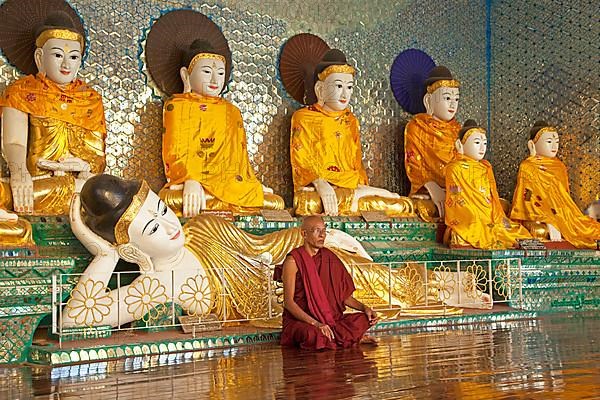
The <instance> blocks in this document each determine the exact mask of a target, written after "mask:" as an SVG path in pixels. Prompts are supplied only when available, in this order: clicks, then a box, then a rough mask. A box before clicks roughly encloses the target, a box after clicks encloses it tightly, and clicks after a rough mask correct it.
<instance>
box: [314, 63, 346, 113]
mask: <svg viewBox="0 0 600 400" xmlns="http://www.w3.org/2000/svg"><path fill="white" fill-rule="evenodd" d="M353 90H354V77H353V76H352V74H345V73H341V72H336V73H333V74H331V75H329V76H328V77H327V78H325V80H324V81H318V82H317V83H316V84H315V94H316V95H317V100H318V102H319V104H321V105H322V106H323V109H324V110H326V111H344V110H345V109H346V108H347V107H348V105H349V104H350V97H352V91H353Z"/></svg>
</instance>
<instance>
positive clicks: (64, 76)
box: [34, 39, 81, 85]
mask: <svg viewBox="0 0 600 400" xmlns="http://www.w3.org/2000/svg"><path fill="white" fill-rule="evenodd" d="M34 58H35V63H36V65H37V67H38V71H40V72H42V73H45V74H46V76H47V77H48V78H49V79H50V80H52V81H53V82H55V83H57V84H59V85H67V84H69V83H71V82H73V81H74V80H75V78H76V77H77V72H78V71H79V68H80V67H81V44H79V42H78V41H76V40H65V39H49V40H48V41H46V43H45V44H44V46H43V47H42V48H38V49H36V51H35V56H34Z"/></svg>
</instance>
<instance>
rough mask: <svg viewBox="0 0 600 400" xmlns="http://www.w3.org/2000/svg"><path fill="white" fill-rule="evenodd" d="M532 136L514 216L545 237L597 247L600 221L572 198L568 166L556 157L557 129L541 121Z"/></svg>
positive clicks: (516, 189)
mask: <svg viewBox="0 0 600 400" xmlns="http://www.w3.org/2000/svg"><path fill="white" fill-rule="evenodd" d="M529 138H530V140H529V141H528V147H529V154H530V155H529V157H527V158H526V159H525V160H523V162H521V165H520V167H519V173H518V175H517V185H516V187H515V192H514V195H513V201H512V209H511V213H510V216H511V218H512V219H515V220H519V221H523V224H524V225H526V226H528V227H529V228H530V230H531V231H532V233H534V234H535V236H537V237H538V238H540V239H542V240H546V239H548V238H549V239H550V240H553V241H560V240H566V241H567V242H569V243H571V244H572V245H573V246H575V247H577V248H590V249H595V248H596V242H597V241H598V240H600V222H597V221H595V220H594V219H592V218H591V217H589V216H587V215H584V214H583V212H582V211H581V210H580V209H579V207H577V205H576V204H575V202H574V201H573V199H572V198H571V195H570V189H569V176H568V173H567V167H566V166H565V164H564V163H563V162H562V161H560V160H559V159H558V158H557V157H556V155H557V153H558V147H559V146H558V145H559V141H560V139H559V135H558V131H557V129H556V128H554V127H552V126H551V125H549V124H548V123H546V122H545V121H538V122H536V123H535V124H534V126H533V127H532V128H531V130H530V136H529ZM544 228H545V229H544Z"/></svg>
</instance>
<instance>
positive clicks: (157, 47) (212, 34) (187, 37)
mask: <svg viewBox="0 0 600 400" xmlns="http://www.w3.org/2000/svg"><path fill="white" fill-rule="evenodd" d="M196 39H202V40H204V41H206V42H208V43H210V45H211V46H212V47H213V48H214V49H215V51H218V52H219V53H221V54H225V55H226V56H225V59H226V63H225V84H227V82H229V77H230V75H231V50H230V49H229V45H228V43H227V39H225V36H224V35H223V32H221V28H219V26H218V25H217V24H215V23H214V22H212V21H211V20H210V19H209V18H208V17H207V16H205V15H204V14H201V13H199V12H197V11H193V10H175V11H171V12H169V13H167V14H164V15H163V16H161V17H160V18H158V19H157V20H156V21H155V22H154V24H153V25H152V28H151V29H150V32H149V33H148V38H147V40H146V64H147V66H148V71H149V72H150V75H151V76H152V79H153V80H154V82H155V83H156V85H157V86H158V88H159V89H160V90H161V91H163V92H164V93H166V94H168V95H172V94H173V93H182V92H183V83H182V82H181V78H180V75H179V70H180V68H181V67H182V66H183V64H182V61H183V58H184V57H185V54H186V51H187V49H189V47H190V45H191V44H192V43H193V42H194V40H196Z"/></svg>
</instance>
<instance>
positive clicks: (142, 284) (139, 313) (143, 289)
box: [125, 276, 167, 322]
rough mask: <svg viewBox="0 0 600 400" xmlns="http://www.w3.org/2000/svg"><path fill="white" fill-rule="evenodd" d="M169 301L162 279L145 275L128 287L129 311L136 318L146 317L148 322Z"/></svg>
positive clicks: (126, 300) (126, 302) (126, 301)
mask: <svg viewBox="0 0 600 400" xmlns="http://www.w3.org/2000/svg"><path fill="white" fill-rule="evenodd" d="M166 301H167V295H166V289H165V287H164V286H163V285H161V283H160V281H159V280H158V279H155V278H150V277H149V276H144V277H143V278H142V279H141V280H139V281H137V282H136V283H135V284H133V285H131V286H129V288H127V297H125V304H127V312H128V313H130V314H131V315H133V318H135V319H136V320H139V319H142V318H143V319H144V321H146V322H148V321H149V320H150V319H153V318H156V317H157V316H158V315H159V314H160V311H161V308H162V307H163V306H164V303H166Z"/></svg>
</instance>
